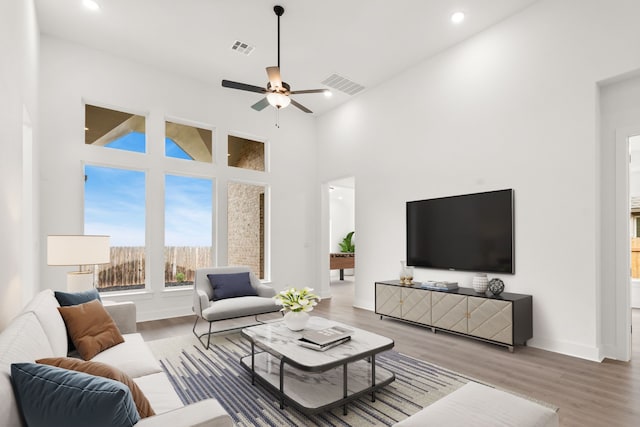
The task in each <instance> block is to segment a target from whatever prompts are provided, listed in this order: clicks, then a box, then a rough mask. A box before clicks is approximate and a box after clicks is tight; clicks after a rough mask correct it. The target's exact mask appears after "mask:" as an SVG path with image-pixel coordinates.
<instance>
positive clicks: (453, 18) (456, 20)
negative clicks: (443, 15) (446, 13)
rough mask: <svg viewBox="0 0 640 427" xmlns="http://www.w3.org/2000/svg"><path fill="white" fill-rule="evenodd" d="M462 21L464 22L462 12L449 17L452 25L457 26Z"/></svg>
mask: <svg viewBox="0 0 640 427" xmlns="http://www.w3.org/2000/svg"><path fill="white" fill-rule="evenodd" d="M462 21H464V13H463V12H456V13H454V14H453V15H451V22H453V23H454V24H459V23H461V22H462Z"/></svg>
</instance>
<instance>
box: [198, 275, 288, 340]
mask: <svg viewBox="0 0 640 427" xmlns="http://www.w3.org/2000/svg"><path fill="white" fill-rule="evenodd" d="M244 272H248V273H249V279H250V282H251V287H252V288H253V289H254V290H255V291H256V293H257V294H258V296H239V297H235V298H225V299H220V300H217V301H213V300H212V299H213V288H212V286H211V283H210V281H209V278H208V277H207V275H209V274H214V275H215V274H233V273H244ZM275 294H276V291H275V290H274V289H273V288H272V287H271V286H267V285H265V284H263V283H260V280H258V278H257V277H256V276H255V275H254V274H253V273H252V272H251V270H250V269H249V267H245V266H238V267H210V268H199V269H197V270H196V281H195V285H194V287H193V311H194V312H195V313H196V321H195V323H194V324H193V334H194V335H195V336H196V337H197V338H198V340H200V343H201V344H202V345H203V346H204V347H205V348H206V349H208V348H209V343H210V342H211V334H212V333H219V332H224V331H229V330H232V329H238V327H234V328H227V329H220V330H215V331H213V332H211V324H212V323H213V322H216V321H218V320H228V319H235V318H238V317H245V316H255V319H256V322H258V323H262V322H261V321H260V320H258V315H260V314H265V313H273V312H276V311H278V310H280V308H282V307H280V306H278V305H276V303H275V301H274V300H273V298H272V297H273V296H274V295H275ZM199 319H203V320H205V321H207V322H209V332H205V333H204V334H200V335H198V333H197V332H196V325H197V324H198V320H199ZM244 326H246V325H244ZM244 326H242V327H244ZM205 335H207V343H206V344H205V343H204V341H203V339H202V337H204V336H205Z"/></svg>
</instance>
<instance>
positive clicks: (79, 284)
mask: <svg viewBox="0 0 640 427" xmlns="http://www.w3.org/2000/svg"><path fill="white" fill-rule="evenodd" d="M90 289H93V271H71V272H69V273H67V291H69V292H82V291H88V290H90Z"/></svg>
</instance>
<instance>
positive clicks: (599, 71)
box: [318, 0, 640, 359]
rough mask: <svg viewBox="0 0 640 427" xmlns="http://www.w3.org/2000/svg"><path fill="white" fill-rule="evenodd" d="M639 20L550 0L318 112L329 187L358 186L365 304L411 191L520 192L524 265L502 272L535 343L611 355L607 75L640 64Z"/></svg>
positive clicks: (394, 246) (519, 248)
mask: <svg viewBox="0 0 640 427" xmlns="http://www.w3.org/2000/svg"><path fill="white" fill-rule="evenodd" d="M637 16H640V2H636V1H629V0H618V1H607V2H603V1H595V0H594V1H586V2H585V1H578V0H566V1H561V2H558V1H553V0H542V1H540V2H537V3H535V4H533V5H532V6H531V7H529V8H528V9H526V10H524V11H523V12H521V13H520V14H518V15H515V16H513V17H511V18H510V19H507V20H505V21H503V22H501V23H499V24H497V25H496V26H494V27H492V28H490V29H488V30H486V31H484V32H483V33H481V34H479V35H477V36H475V37H473V38H471V39H469V40H467V41H465V42H463V43H461V44H459V45H457V46H456V47H454V48H452V49H449V50H447V51H445V52H443V53H441V54H440V55H438V56H436V57H434V58H432V59H430V60H427V61H424V62H422V63H420V64H418V65H416V66H415V67H413V68H411V69H409V70H407V71H406V72H404V73H401V74H399V75H398V76H396V78H394V79H392V80H390V81H389V82H388V83H386V84H385V85H383V86H380V87H377V88H374V89H372V90H369V91H367V92H366V93H363V94H362V95H361V96H359V97H357V98H356V99H354V100H353V101H352V102H350V103H348V104H345V105H344V106H342V107H341V108H339V109H337V110H335V111H332V112H330V113H328V114H326V115H324V116H322V117H321V118H320V119H319V123H318V144H319V152H318V160H319V164H320V165H321V166H320V170H319V180H320V182H326V181H329V180H331V179H333V178H334V177H340V176H345V175H354V176H355V178H356V181H357V182H358V191H357V194H356V223H357V224H358V283H357V288H356V292H355V298H356V301H355V304H356V305H357V306H361V307H365V308H369V309H372V308H373V301H374V287H373V284H374V281H375V280H381V279H391V278H395V277H396V276H397V271H398V261H399V260H401V259H404V258H405V219H404V209H405V205H404V203H405V202H406V201H407V200H415V199H423V198H429V197H437V196H446V195H454V194H463V193H471V192H477V191H486V190H494V189H502V188H513V189H514V190H515V215H516V217H515V227H516V234H515V240H516V247H515V252H516V274H515V275H500V277H501V278H502V279H503V280H504V281H505V284H506V289H507V291H510V292H519V293H525V294H531V295H533V319H534V338H533V340H531V341H530V345H532V346H535V347H539V348H544V349H549V350H553V351H558V352H561V353H565V354H571V355H575V356H579V357H584V358H587V359H600V358H601V357H602V356H604V354H601V352H600V348H599V342H598V331H599V326H600V325H599V320H600V319H599V317H598V316H600V314H601V315H602V321H603V322H605V321H606V322H612V321H613V320H612V316H613V313H611V312H610V308H606V309H603V311H602V313H600V307H599V300H598V293H599V286H600V276H599V274H600V264H601V262H602V260H601V259H600V255H601V254H600V251H599V239H600V221H601V215H600V201H599V198H600V186H599V184H598V181H599V179H600V170H599V169H600V165H599V157H600V149H599V147H600V146H599V144H600V141H599V135H598V133H597V128H598V115H597V111H598V98H597V82H599V81H601V80H603V79H605V78H608V77H611V76H614V75H618V74H621V73H623V72H627V71H629V70H633V69H637V68H639V67H640V56H639V55H638V49H637V40H638V39H639V38H640V27H639V26H638V25H637V22H636V21H637V19H636V18H637ZM602 173H603V174H605V173H608V174H610V173H611V172H610V171H604V170H603V172H602ZM415 276H416V279H417V280H424V279H425V278H435V279H451V280H457V281H459V282H461V283H462V285H467V286H469V285H470V283H471V277H472V276H473V273H462V272H447V271H438V270H431V271H430V270H426V269H417V270H416V272H415Z"/></svg>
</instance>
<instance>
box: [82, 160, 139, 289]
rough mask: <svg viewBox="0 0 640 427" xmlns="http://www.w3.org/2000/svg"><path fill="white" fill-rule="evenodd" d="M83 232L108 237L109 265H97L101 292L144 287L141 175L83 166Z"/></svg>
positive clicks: (98, 285) (100, 167) (98, 283)
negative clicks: (109, 249)
mask: <svg viewBox="0 0 640 427" xmlns="http://www.w3.org/2000/svg"><path fill="white" fill-rule="evenodd" d="M84 174H85V193H84V232H85V234H103V235H108V236H110V237H111V238H110V242H111V263H110V264H107V265H100V266H99V270H98V280H97V285H96V286H97V288H98V290H99V291H101V292H105V291H119V290H129V289H142V288H144V287H145V259H146V257H145V173H144V172H141V171H135V170H128V169H119V168H110V167H102V166H92V165H85V168H84Z"/></svg>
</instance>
